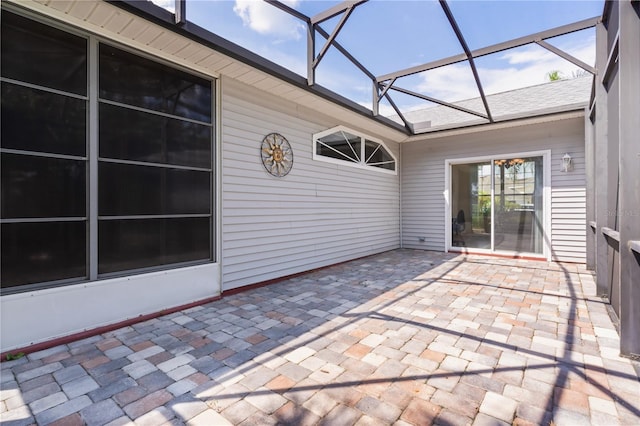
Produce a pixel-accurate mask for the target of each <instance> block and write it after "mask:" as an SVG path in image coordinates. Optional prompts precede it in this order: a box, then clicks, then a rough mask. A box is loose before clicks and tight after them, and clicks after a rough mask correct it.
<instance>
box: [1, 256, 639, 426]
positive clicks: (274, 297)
mask: <svg viewBox="0 0 640 426" xmlns="http://www.w3.org/2000/svg"><path fill="white" fill-rule="evenodd" d="M595 294H596V286H595V283H594V279H593V275H592V273H591V272H589V271H587V270H586V269H585V267H584V265H577V264H558V263H547V262H537V261H525V260H511V259H502V258H493V257H480V256H464V255H455V254H443V253H436V252H424V251H413V250H395V251H391V252H386V253H382V254H379V255H375V256H371V257H367V258H363V259H359V260H356V261H352V262H348V263H344V264H341V265H337V266H333V267H329V268H325V269H322V270H320V271H316V272H312V273H308V274H305V275H301V276H299V277H296V278H292V279H288V280H286V281H283V282H280V283H277V284H273V285H270V286H268V287H262V288H259V289H253V290H249V291H246V292H243V293H239V294H235V295H230V296H226V297H224V298H223V299H222V300H220V301H216V302H213V303H210V304H208V305H204V306H199V307H196V308H192V309H188V310H185V311H182V312H178V313H175V314H172V315H168V316H164V317H160V318H157V319H153V320H149V321H146V322H143V323H139V324H136V325H134V326H132V327H126V328H123V329H119V330H116V331H113V332H110V333H106V334H103V335H100V336H95V337H92V338H88V339H84V340H81V341H77V342H75V343H72V344H69V345H62V346H58V347H54V348H51V349H48V350H45V351H41V352H37V353H33V354H29V355H28V356H26V357H24V358H21V359H18V360H15V361H10V362H4V363H2V391H1V402H0V410H1V412H2V413H1V418H2V422H3V423H5V424H7V425H12V426H13V425H23V424H24V425H27V424H33V423H37V424H40V425H44V424H51V423H56V422H57V423H56V424H65V425H72V424H85V423H86V424H91V425H102V424H110V425H121V424H128V423H131V422H132V421H135V423H136V424H144V425H160V424H185V423H186V424H190V425H219V424H220V425H223V424H242V425H268V424H292V425H294V424H295V425H301V424H318V423H321V424H335V425H341V426H342V425H350V424H358V425H369V424H398V425H406V424H415V425H424V424H430V423H435V424H441V425H458V424H461V425H462V424H474V425H476V424H477V425H480V424H490V425H497V424H550V423H551V422H553V424H555V425H583V424H584V425H589V424H592V425H616V424H620V425H631V424H640V408H639V407H640V397H639V395H640V382H639V381H638V370H639V369H638V366H637V364H634V363H632V362H631V361H629V360H628V359H625V358H620V357H618V352H619V338H618V334H617V332H616V330H615V327H614V325H613V324H612V322H611V319H610V317H609V315H608V313H607V305H606V304H605V303H603V302H602V301H601V299H599V298H598V297H596V296H595Z"/></svg>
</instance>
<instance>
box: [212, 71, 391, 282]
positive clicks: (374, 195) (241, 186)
mask: <svg viewBox="0 0 640 426" xmlns="http://www.w3.org/2000/svg"><path fill="white" fill-rule="evenodd" d="M221 85H222V87H223V90H222V129H221V131H222V140H221V144H222V203H223V207H222V265H223V269H222V281H223V290H230V289H233V288H237V287H241V286H245V285H250V284H254V283H258V282H262V281H266V280H270V279H274V278H279V277H283V276H286V275H291V274H295V273H299V272H304V271H307V270H310V269H314V268H318V267H322V266H326V265H330V264H334V263H338V262H343V261H346V260H350V259H354V258H358V257H362V256H367V255H370V254H374V253H380V252H383V251H387V250H392V249H395V248H398V247H400V213H399V212H400V194H399V192H400V191H399V177H398V176H394V175H391V174H385V173H379V172H378V171H377V170H365V169H358V168H353V167H349V165H339V164H332V163H326V162H321V161H315V160H313V158H312V152H313V140H312V135H313V134H314V133H317V132H319V131H322V130H326V129H328V128H331V127H333V126H336V125H339V124H343V125H349V123H341V122H336V121H335V120H334V119H330V118H328V117H326V116H323V115H322V114H321V113H318V112H317V111H313V110H311V109H307V108H306V107H304V106H301V105H297V104H294V103H292V102H288V101H285V100H283V99H281V98H277V97H274V96H273V95H271V94H268V93H266V92H262V91H259V90H256V89H254V88H250V87H248V86H246V85H243V84H241V83H239V82H237V81H235V80H232V79H228V78H223V79H222V81H221ZM354 130H362V131H363V132H364V133H369V134H370V133H371V132H367V131H366V129H354ZM271 132H278V133H281V134H282V135H283V136H284V137H286V138H287V140H288V141H289V143H290V144H291V146H292V148H293V156H294V161H293V168H292V170H291V172H290V173H289V174H288V175H287V176H285V177H283V178H276V177H273V176H271V175H270V174H268V173H267V172H266V170H265V169H264V167H263V166H262V163H261V161H260V155H259V153H260V151H259V147H260V142H261V141H262V138H263V137H264V136H265V135H267V134H268V133H271ZM372 136H375V137H377V138H379V139H381V140H384V141H385V144H386V146H387V147H388V148H389V150H391V151H392V152H393V154H394V155H395V156H396V157H398V158H399V147H398V144H396V143H393V142H390V141H388V140H385V139H384V138H381V137H379V136H378V135H375V134H373V135H372Z"/></svg>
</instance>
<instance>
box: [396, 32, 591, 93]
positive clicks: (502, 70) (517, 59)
mask: <svg viewBox="0 0 640 426" xmlns="http://www.w3.org/2000/svg"><path fill="white" fill-rule="evenodd" d="M593 46H594V40H593V39H588V40H585V41H584V42H583V43H581V44H579V45H573V46H559V47H560V48H562V49H563V50H564V51H566V52H571V54H572V55H573V56H574V57H577V58H581V60H582V61H583V62H586V63H587V64H593V63H594V62H595V56H594V55H595V49H594V48H593ZM476 66H477V68H478V74H479V76H480V81H481V82H482V87H483V89H484V92H485V94H494V93H500V92H506V91H509V90H514V89H518V88H522V87H528V86H534V85H537V84H542V83H545V82H547V81H548V80H547V77H546V76H547V73H549V72H550V71H554V70H558V71H560V74H561V75H562V76H564V77H571V75H572V73H574V72H575V71H576V70H578V69H579V67H578V66H576V65H574V64H572V63H571V62H568V61H566V60H564V59H562V58H561V57H559V56H557V55H555V54H553V53H551V52H549V51H547V50H546V49H543V48H542V47H540V46H537V45H529V46H525V47H522V48H519V49H513V50H511V51H507V52H505V53H503V54H501V55H500V56H498V57H494V58H488V57H485V58H480V59H476ZM420 78H421V81H420V83H419V84H418V85H417V87H416V88H417V90H418V91H419V92H420V93H424V94H427V95H429V96H432V97H434V98H436V99H440V100H444V101H450V102H452V101H459V100H464V99H470V98H476V97H479V96H480V95H479V92H478V87H477V85H476V83H475V80H474V78H473V74H472V72H471V67H470V66H469V65H468V64H467V63H459V64H454V65H449V66H446V67H442V68H436V69H434V70H429V71H427V72H424V73H422V74H420ZM399 84H400V85H401V81H400V82H399Z"/></svg>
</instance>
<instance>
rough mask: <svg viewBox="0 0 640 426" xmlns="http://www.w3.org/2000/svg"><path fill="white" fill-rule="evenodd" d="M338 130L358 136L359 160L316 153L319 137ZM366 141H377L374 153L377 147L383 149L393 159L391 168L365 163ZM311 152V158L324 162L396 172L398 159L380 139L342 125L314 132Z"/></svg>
mask: <svg viewBox="0 0 640 426" xmlns="http://www.w3.org/2000/svg"><path fill="white" fill-rule="evenodd" d="M339 132H346V133H349V134H351V135H353V136H356V137H359V138H360V153H359V157H360V159H359V161H357V162H356V161H350V160H346V159H345V160H342V159H339V158H333V157H328V156H325V155H322V154H318V144H319V143H321V141H320V138H323V137H326V136H329V135H331V134H334V133H339ZM368 141H369V142H374V143H377V144H378V145H379V147H378V148H377V149H376V150H374V153H375V152H376V151H377V150H379V149H383V150H384V151H385V152H386V153H387V154H388V155H389V156H390V157H391V158H392V159H393V166H394V167H393V170H390V169H384V168H382V167H377V166H375V165H371V164H368V163H367V158H366V155H365V152H366V142H368ZM325 146H326V145H325ZM312 154H313V156H312V158H313V160H316V161H323V162H326V163H332V164H339V165H342V166H349V167H355V168H358V169H364V170H372V171H376V172H379V173H386V174H390V175H397V174H398V159H397V157H396V156H395V154H394V153H393V152H392V151H391V150H390V149H389V147H388V146H387V145H386V144H385V143H384V142H383V141H382V140H381V139H378V138H376V137H373V136H370V135H367V134H365V133H362V132H359V131H357V130H354V129H351V128H349V127H346V126H343V125H339V126H335V127H332V128H330V129H327V130H324V131H322V132H318V133H314V134H313V149H312ZM372 155H373V154H372Z"/></svg>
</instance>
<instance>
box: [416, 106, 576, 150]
mask: <svg viewBox="0 0 640 426" xmlns="http://www.w3.org/2000/svg"><path fill="white" fill-rule="evenodd" d="M585 106H586V103H585V102H580V103H576V104H572V105H566V106H563V107H556V108H547V109H544V110H539V111H533V112H530V113H520V114H512V115H509V116H504V117H501V118H499V119H496V120H495V121H494V122H493V123H481V122H475V123H471V124H467V125H463V126H460V125H453V126H446V125H443V126H441V127H440V128H437V129H435V130H430V131H424V132H422V133H416V134H415V135H412V136H410V137H409V138H407V140H405V142H415V141H420V140H424V139H433V138H438V137H445V136H449V135H451V134H468V133H473V132H481V131H489V130H493V129H499V128H504V127H517V126H524V125H529V124H535V123H540V122H548V121H557V120H565V119H570V118H576V117H584V115H585Z"/></svg>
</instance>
